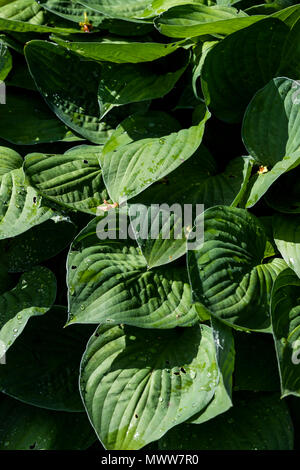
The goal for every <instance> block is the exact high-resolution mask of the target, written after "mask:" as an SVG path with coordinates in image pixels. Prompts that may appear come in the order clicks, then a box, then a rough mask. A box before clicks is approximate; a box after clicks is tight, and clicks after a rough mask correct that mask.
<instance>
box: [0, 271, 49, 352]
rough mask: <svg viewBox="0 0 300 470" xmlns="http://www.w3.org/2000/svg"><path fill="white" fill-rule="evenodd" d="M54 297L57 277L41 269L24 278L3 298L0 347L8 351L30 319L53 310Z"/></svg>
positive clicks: (27, 274) (1, 297) (0, 302)
mask: <svg viewBox="0 0 300 470" xmlns="http://www.w3.org/2000/svg"><path fill="white" fill-rule="evenodd" d="M55 296H56V280H55V276H54V274H52V272H51V271H50V270H49V269H47V268H44V267H40V266H39V267H36V268H33V269H32V270H31V271H28V272H27V273H25V274H22V276H21V277H20V279H19V282H18V284H17V285H16V287H14V288H13V289H11V290H10V291H7V292H5V293H4V294H2V295H1V296H0V312H1V314H0V344H1V346H3V347H4V348H5V351H7V350H8V349H9V347H10V346H11V345H12V343H13V342H14V341H15V340H16V338H17V337H18V336H19V335H20V334H21V333H22V331H23V329H24V328H25V326H26V323H27V321H28V319H29V318H30V317H32V316H35V315H42V314H43V313H45V312H47V311H48V310H49V309H50V307H51V306H52V304H53V302H54V300H55ZM5 351H4V352H5ZM2 352H3V351H2Z"/></svg>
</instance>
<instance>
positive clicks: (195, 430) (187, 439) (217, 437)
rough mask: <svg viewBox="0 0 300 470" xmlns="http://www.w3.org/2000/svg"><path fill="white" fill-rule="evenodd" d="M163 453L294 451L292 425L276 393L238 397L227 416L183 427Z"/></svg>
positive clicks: (169, 435)
mask: <svg viewBox="0 0 300 470" xmlns="http://www.w3.org/2000/svg"><path fill="white" fill-rule="evenodd" d="M159 448H160V449H161V450H181V449H184V450H235V451H236V450H292V449H293V425H292V420H291V417H290V415H289V412H288V409H287V406H286V404H285V403H284V402H283V401H281V400H279V398H278V396H277V394H247V395H245V394H243V395H242V394H239V395H237V396H236V399H235V400H234V406H233V407H232V408H231V410H229V411H228V412H227V413H225V414H223V415H221V416H217V418H215V419H213V420H211V421H209V422H208V423H205V424H202V425H200V426H199V425H198V426H197V425H195V424H182V425H180V426H178V427H177V426H176V427H175V428H174V429H172V430H171V431H169V432H168V433H167V434H166V436H164V437H163V438H162V439H161V440H160V441H159Z"/></svg>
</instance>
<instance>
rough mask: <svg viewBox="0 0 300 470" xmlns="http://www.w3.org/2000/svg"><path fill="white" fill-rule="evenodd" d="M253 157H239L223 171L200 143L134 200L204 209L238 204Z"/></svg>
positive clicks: (248, 175) (136, 201) (231, 161)
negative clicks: (189, 155) (195, 149)
mask: <svg viewBox="0 0 300 470" xmlns="http://www.w3.org/2000/svg"><path fill="white" fill-rule="evenodd" d="M252 164H253V163H252V159H251V158H249V157H238V158H234V159H233V160H230V162H229V163H228V165H227V166H226V168H225V170H220V169H219V168H218V165H217V163H216V162H215V160H214V158H213V157H212V156H211V154H210V153H209V152H208V150H207V149H206V148H205V147H204V146H203V145H201V146H200V147H199V149H198V150H197V151H196V152H195V154H194V155H193V156H192V157H191V158H190V159H189V160H188V161H187V162H184V163H182V165H180V167H179V168H177V169H176V170H174V171H173V172H172V173H170V174H168V176H167V177H166V178H164V179H163V180H161V181H158V182H157V183H155V184H153V185H151V186H150V187H149V188H148V189H147V190H146V191H144V192H142V193H141V194H139V195H138V196H137V197H136V198H134V199H133V200H132V202H134V203H144V204H151V203H152V204H154V203H159V204H160V203H163V202H165V203H168V204H173V203H180V204H197V203H198V204H204V205H205V208H208V207H211V206H215V205H218V204H222V205H228V206H230V205H233V206H235V205H237V204H238V203H239V201H240V199H241V197H242V195H243V193H244V190H245V186H246V184H247V182H248V179H249V177H250V173H251V168H252Z"/></svg>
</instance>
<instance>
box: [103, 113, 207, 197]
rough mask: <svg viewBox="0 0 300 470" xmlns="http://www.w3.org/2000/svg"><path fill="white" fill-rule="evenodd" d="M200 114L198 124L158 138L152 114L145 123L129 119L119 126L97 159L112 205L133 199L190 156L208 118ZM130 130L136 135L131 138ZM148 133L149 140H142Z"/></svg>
mask: <svg viewBox="0 0 300 470" xmlns="http://www.w3.org/2000/svg"><path fill="white" fill-rule="evenodd" d="M201 111H202V112H201V115H200V119H199V124H197V125H193V126H191V127H190V128H188V129H181V130H180V131H178V132H172V133H170V134H168V135H163V134H160V135H158V134H159V131H160V129H157V128H156V121H157V118H156V116H155V114H151V115H150V114H149V115H148V119H147V116H146V117H145V116H143V117H142V118H140V117H139V116H136V117H135V116H132V117H131V118H129V119H128V120H126V121H125V122H123V123H122V124H121V125H120V126H119V128H118V129H117V130H116V132H115V134H113V135H112V137H111V139H110V140H108V142H107V143H106V145H105V146H104V149H103V152H102V153H101V155H100V163H101V168H102V171H103V179H104V182H105V184H106V187H107V190H108V193H109V195H110V197H111V199H112V200H113V201H114V202H121V201H122V200H123V199H130V198H132V197H133V196H136V195H137V194H139V193H140V192H142V191H143V190H144V189H146V188H147V187H148V186H150V185H151V184H153V183H154V182H155V181H157V180H159V179H161V178H163V177H164V176H166V175H167V174H168V173H171V171H173V170H175V168H177V167H178V166H179V165H181V164H182V163H183V162H184V161H185V160H187V159H188V158H190V157H191V156H192V155H193V153H194V152H195V151H196V150H197V148H198V147H199V145H200V144H201V141H202V137H203V133H204V127H205V123H206V121H207V120H208V119H209V117H210V113H209V112H208V111H207V110H206V109H205V108H203V109H202V110H201ZM141 119H142V120H143V127H142V125H141V124H142V122H141ZM158 119H159V121H160V120H161V117H160V116H159V117H158ZM134 128H136V129H139V130H140V135H138V133H137V132H136V133H135V135H133V134H131V130H132V129H134ZM149 131H150V132H151V133H152V136H153V137H152V136H151V137H150V136H149V137H146V138H145V135H146V136H147V132H149ZM141 134H142V135H141ZM116 137H117V138H116ZM121 139H122V140H121ZM121 144H122V145H121Z"/></svg>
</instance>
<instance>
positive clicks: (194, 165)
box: [130, 147, 252, 267]
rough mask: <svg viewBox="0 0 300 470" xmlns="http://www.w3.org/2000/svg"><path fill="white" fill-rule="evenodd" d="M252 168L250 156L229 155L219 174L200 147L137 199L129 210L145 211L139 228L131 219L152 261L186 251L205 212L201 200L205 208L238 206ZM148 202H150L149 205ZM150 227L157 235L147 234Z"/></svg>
mask: <svg viewBox="0 0 300 470" xmlns="http://www.w3.org/2000/svg"><path fill="white" fill-rule="evenodd" d="M251 167H252V163H251V159H249V158H247V157H243V158H241V157H239V158H236V159H234V160H231V161H230V162H229V164H228V166H227V167H226V169H225V171H224V172H223V173H218V171H217V165H216V163H215V162H214V159H213V158H212V156H211V155H210V154H209V152H208V151H207V150H206V149H205V148H204V147H200V148H199V150H198V151H197V152H196V153H195V155H193V157H191V158H190V159H189V160H188V161H187V162H186V163H184V164H182V165H181V166H180V167H179V168H178V169H177V170H175V171H173V172H172V173H171V174H170V175H168V176H167V177H166V178H164V179H163V180H162V181H158V183H157V184H154V185H152V186H150V188H148V189H147V190H146V191H144V192H142V193H141V194H140V195H138V196H137V197H136V198H134V199H133V205H132V208H131V209H130V210H131V211H132V214H133V216H134V215H138V213H139V212H141V213H143V214H144V215H143V217H142V220H141V224H140V225H141V226H138V227H135V224H134V220H133V219H132V225H133V229H134V230H135V232H136V239H137V242H138V244H139V246H140V248H141V250H142V252H143V255H144V256H145V258H146V260H147V264H148V266H149V267H153V266H159V265H162V264H166V263H169V262H172V261H174V260H176V259H177V258H179V257H180V256H182V255H184V254H185V253H186V250H187V248H188V245H187V243H186V236H187V233H188V232H189V231H190V229H191V227H192V226H193V221H194V217H195V216H196V215H200V213H201V212H202V211H203V207H202V205H203V204H204V206H205V208H208V207H210V206H214V205H216V204H228V205H236V204H237V203H238V202H239V200H240V198H241V196H242V194H243V191H244V187H245V185H246V183H247V181H248V178H249V176H250V172H251ZM187 182H188V183H187ZM166 190H167V191H166ZM200 202H201V203H202V204H199V203H200ZM163 203H165V205H163ZM145 204H146V205H147V204H149V205H150V204H152V205H150V206H149V207H148V208H147V207H146V205H145ZM188 205H189V206H188ZM192 205H194V208H193V207H192ZM146 213H147V214H148V215H146ZM139 219H140V217H139ZM139 219H138V220H139ZM151 231H153V232H154V233H155V234H157V236H156V237H152V238H151V237H150V236H146V234H147V233H149V234H150V233H151ZM158 234H159V235H158ZM194 238H195V237H194ZM195 242H196V243H200V242H201V238H200V237H199V238H198V239H196V240H195Z"/></svg>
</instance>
